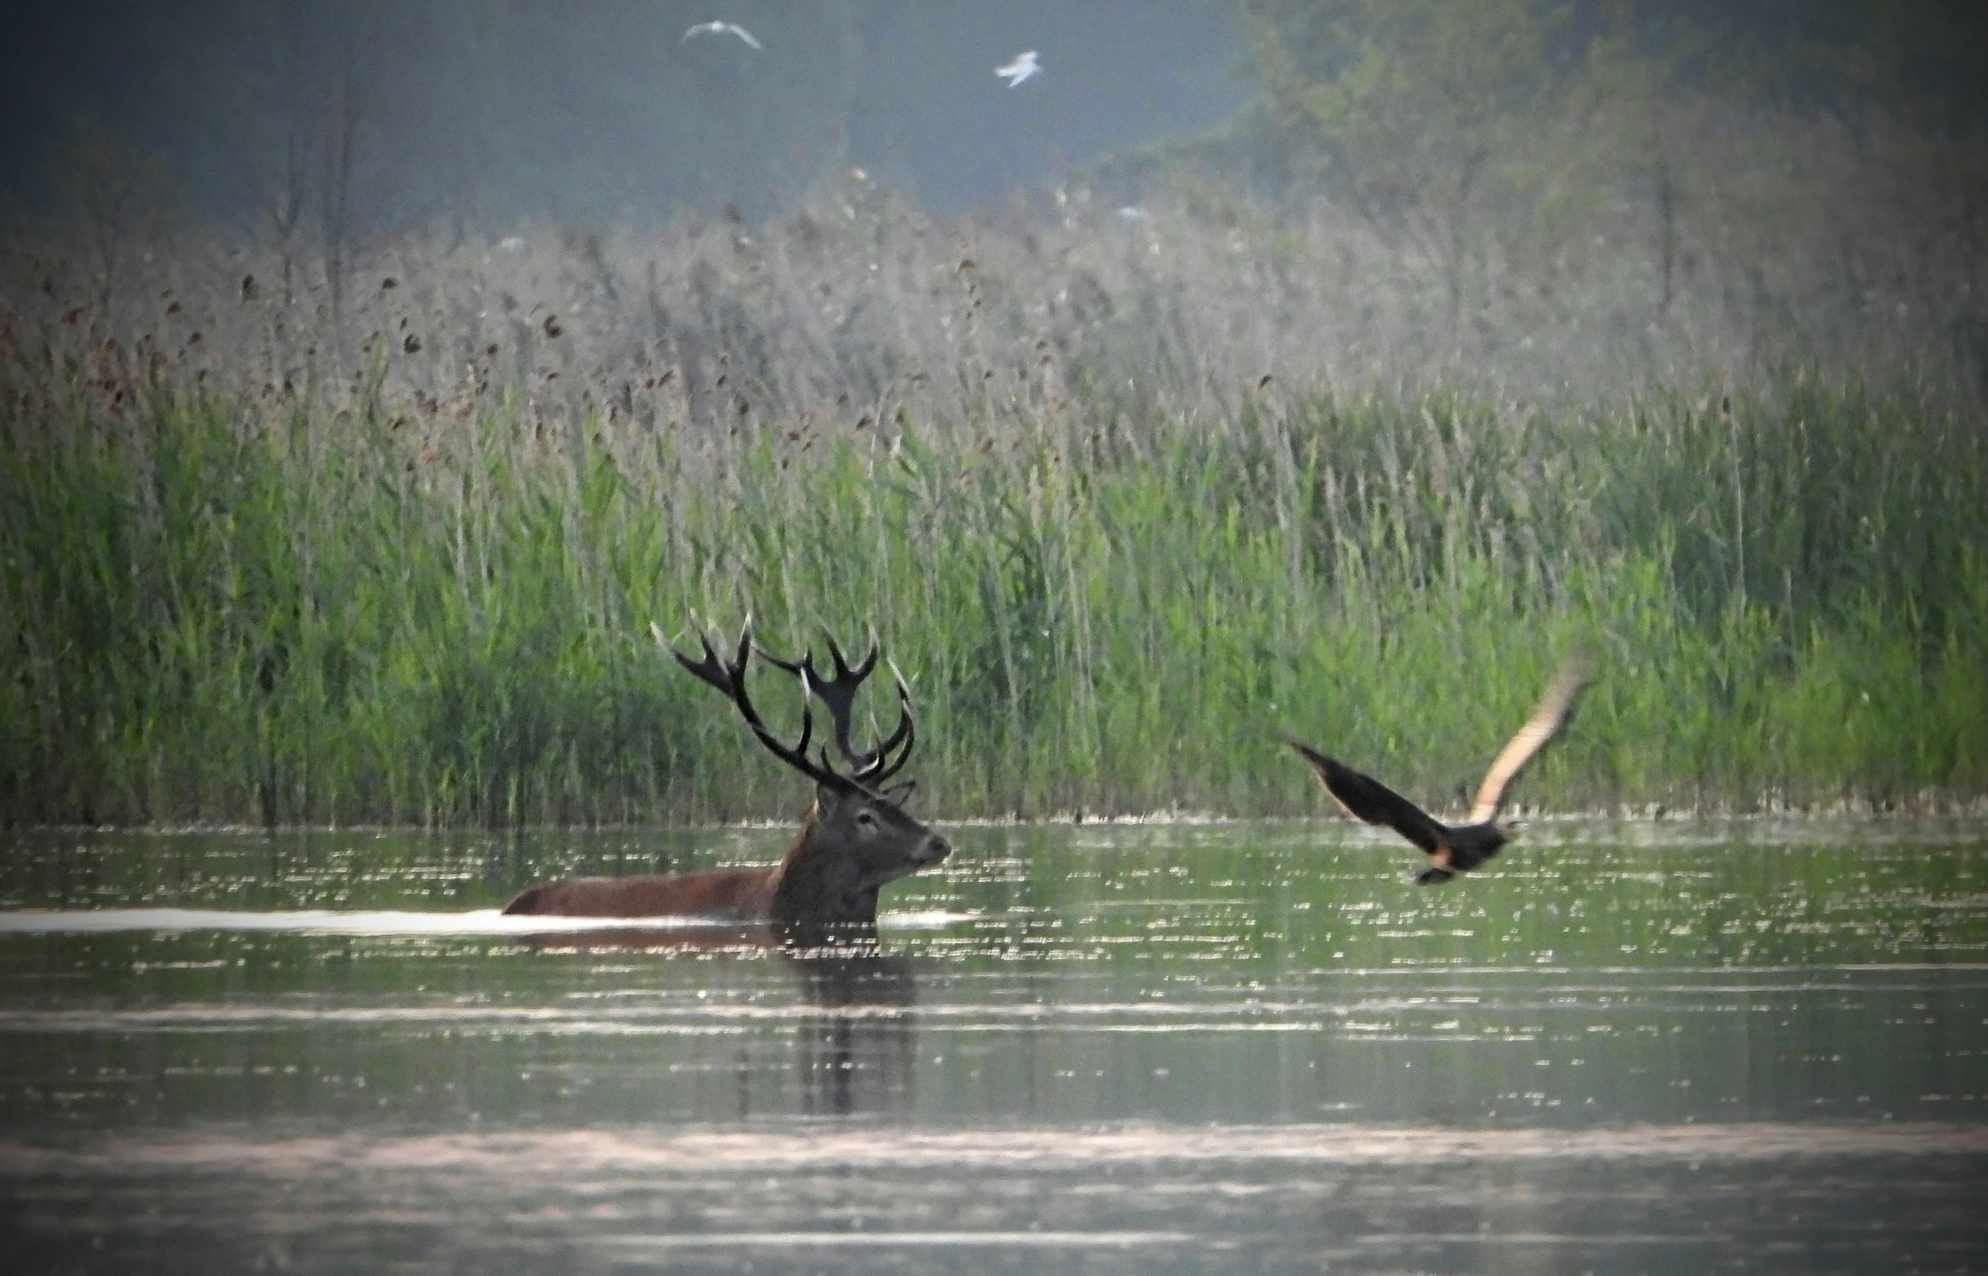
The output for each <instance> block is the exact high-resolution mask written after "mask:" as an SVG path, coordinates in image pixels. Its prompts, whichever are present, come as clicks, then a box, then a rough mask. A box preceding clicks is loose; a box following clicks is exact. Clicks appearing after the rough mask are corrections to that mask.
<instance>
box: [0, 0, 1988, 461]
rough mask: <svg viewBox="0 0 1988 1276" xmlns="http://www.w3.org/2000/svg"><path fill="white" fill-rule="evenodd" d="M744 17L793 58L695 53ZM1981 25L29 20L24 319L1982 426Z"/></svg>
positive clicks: (626, 358) (1417, 12)
mask: <svg viewBox="0 0 1988 1276" xmlns="http://www.w3.org/2000/svg"><path fill="white" fill-rule="evenodd" d="M714 12H722V16H724V17H726V18H728V19H730V20H733V21H737V22H740V23H742V24H744V25H746V26H747V27H748V28H749V29H751V30H753V31H754V32H755V34H756V35H757V37H758V38H759V39H760V41H761V42H762V43H763V45H764V46H765V47H764V48H763V49H753V48H751V47H749V46H748V45H746V44H745V43H744V42H743V41H741V40H739V39H737V38H736V37H734V36H731V35H729V34H725V35H707V36H700V37H698V38H695V39H691V40H686V39H685V38H684V32H685V30H686V28H687V27H688V26H689V25H690V24H691V23H693V22H698V21H702V20H705V19H706V18H708V17H710V16H712V14H713V13H714ZM1983 12H1984V11H1983V9H1982V7H1981V6H1978V5H1972V4H1964V3H1932V2H1922V3H1917V4H1881V3H1876V2H1875V0H1833V2H1830V3H1801V2H1796V0H1789V2H1787V3H1762V4H1751V5H1744V6H1727V5H1721V4H1713V3H1686V4H1674V3H1655V2H1654V0H1652V2H1649V3H1632V2H1624V3H1614V4H1599V3H1597V4H1558V3H1551V2H1550V0H1499V2H1498V3H1485V4H1452V3H1442V2H1440V0H1406V2H1403V3H1381V2H1379V0H1333V2H1331V3H1304V2H1300V0H1248V2H1246V3H1212V2H1211V3H1204V4H1194V5H1147V4H1141V3H1103V2H1099V3H1083V4H1066V3H1013V4H982V3H967V2H957V3H947V2H941V3H888V2H885V0H831V2H826V3H821V4H806V5H787V4H774V3H753V2H751V0H739V2H738V3H731V4H726V5H721V6H718V9H717V10H714V9H713V7H712V6H710V5H708V4H704V3H698V4H695V5H686V4H676V3H658V2H656V0H649V2H646V3H631V2H623V0H612V2H609V0H602V2H598V3H590V4H585V5H579V6H545V5H537V4H528V3H499V2H495V0H492V2H483V0H430V2H428V3H418V4H404V3H372V2H357V0H355V2H353V3H323V4H319V3H293V4H266V3H261V2H260V0H209V2H207V3H162V4H154V5H144V6H125V5H111V4H101V3H86V4H74V5H52V4H28V5H21V6H16V7H15V10H14V13H13V17H12V19H11V20H10V23H9V30H10V39H9V41H8V42H7V47H6V51H5V53H4V54H0V56H4V58H5V63H4V64H3V65H0V114H4V116H5V118H6V119H7V120H8V121H9V128H8V130H7V132H6V135H5V141H4V145H5V148H6V153H5V172H6V173H7V177H6V179H5V181H6V183H7V186H6V189H5V191H4V200H3V201H0V218H4V220H3V221H0V228H4V230H5V232H6V234H5V239H4V248H5V256H4V260H3V261H0V283H4V284H5V288H6V297H7V310H6V316H7V317H8V318H9V319H10V321H11V322H12V323H13V324H15V325H16V330H26V329H28V328H38V329H39V330H40V332H41V337H40V338H39V339H40V340H44V341H50V342H53V343H54V345H56V346H57V347H60V346H61V345H62V343H63V342H64V341H65V340H68V339H70V337H74V338H76V339H77V340H79V341H80V342H81V343H82V344H83V345H85V346H87V345H88V343H89V342H91V341H101V340H103V339H104V338H107V337H109V338H122V339H123V340H124V341H125V342H127V343H129V342H133V341H140V340H150V341H152V342H154V343H156V344H157V346H158V347H159V348H160V349H166V348H174V359H173V364H174V366H175V367H180V368H184V369H186V370H187V371H188V372H189V374H190V375H194V376H201V377H204V378H205V379H206V381H207V384H209V385H213V384H215V383H216V382H215V380H214V379H215V378H217V377H218V378H219V379H220V383H221V384H225V385H229V386H233V387H246V388H251V389H252V388H256V387H261V386H271V387H276V386H282V385H285V384H287V385H289V386H291V387H293V388H294V387H296V386H298V385H301V384H305V383H309V384H312V385H314V386H317V387H319V389H321V390H324V391H325V392H327V393H333V394H334V397H335V391H336V388H337V387H338V386H340V385H342V384H344V381H343V378H344V377H346V376H347V375H348V374H352V373H356V372H358V371H359V370H361V369H363V368H366V367H368V366H371V365H375V364H379V363H380V361H382V360H384V364H383V365H381V366H379V367H378V368H377V369H376V370H378V371H380V372H381V373H382V376H381V377H380V378H379V379H378V388H379V389H381V390H382V391H384V392H386V393H387V394H388V395H389V396H392V395H395V394H398V395H399V396H401V398H402V400H403V401H410V402H411V401H416V396H418V399H419V401H426V402H437V401H441V400H443V399H446V398H448V397H449V396H450V395H451V394H453V393H458V392H460V391H462V389H463V388H464V386H470V387H479V386H480V387H484V388H488V389H491V390H492V391H493V392H503V393H510V394H513V395H514V396H516V397H519V398H521V399H528V400H529V401H531V402H532V403H533V404H534V406H535V407H540V408H544V409H546V410H550V411H565V410H573V411H579V412H582V413H585V412H588V411H592V410H595V409H596V408H598V406H599V405H600V404H601V403H602V401H603V400H604V399H611V398H612V397H613V396H614V394H615V393H616V392H617V391H621V392H623V393H622V396H621V397H622V398H623V399H624V407H625V408H626V409H627V410H629V411H633V410H634V408H633V404H632V401H629V396H628V395H627V394H626V393H625V391H626V389H627V387H629V386H631V385H642V384H648V385H649V388H654V387H653V384H652V383H653V382H654V381H655V380H656V379H657V378H660V377H663V376H664V375H665V374H668V375H669V377H670V380H669V382H668V383H667V384H669V385H670V386H672V387H673V391H672V392H673V393H676V394H680V395H681V396H682V401H681V402H679V403H671V404H667V405H664V406H663V407H662V408H661V409H659V412H660V417H659V419H663V420H678V421H685V420H690V421H694V420H706V421H713V420H723V421H726V422H731V421H734V420H735V419H737V418H738V417H740V416H747V417H756V418H758V419H762V420H766V419H779V418H789V417H792V416H794V415H796V414H803V413H811V412H824V411H833V412H835V413H836V414H838V415H846V416H849V417H851V418H852V419H853V418H854V417H855V416H857V415H860V414H861V411H862V409H863V408H864V407H868V408H870V409H872V410H873V413H874V412H876V411H879V410H881V409H884V408H889V409H891V410H896V409H898V408H906V409H909V410H911V411H913V412H914V413H918V414H921V415H923V416H926V417H928V418H930V417H934V416H938V417H945V418H949V419H957V418H958V417H960V416H962V415H966V414H970V413H972V412H974V411H977V410H980V408H982V407H984V406H985V405H984V403H982V404H978V405H977V396H980V395H981V392H982V391H984V390H985V389H986V388H987V386H986V383H988V382H989V380H990V378H993V377H995V376H996V375H997V370H1005V371H1004V372H1002V373H1001V375H1009V376H1025V375H1036V376H1039V377H1046V378H1048V379H1047V380H1046V381H1045V382H1044V383H1043V384H1042V385H1041V386H1039V390H1040V397H1041V398H1042V399H1043V401H1045V402H1050V403H1056V402H1064V401H1068V400H1069V398H1070V396H1072V395H1073V394H1080V393H1081V394H1089V395H1092V396H1095V395H1097V394H1099V393H1102V392H1103V390H1102V388H1103V387H1114V388H1115V389H1113V391H1112V392H1113V393H1114V394H1118V393H1119V392H1129V393H1130V394H1131V398H1132V401H1133V403H1134V405H1135V406H1136V405H1138V404H1146V405H1148V406H1150V405H1151V404H1153V403H1156V402H1160V401H1162V400H1164V401H1166V402H1170V403H1175V404H1185V405H1188V406H1197V405H1200V406H1212V405H1215V404H1218V403H1220V402H1222V401H1223V399H1224V396H1225V395H1232V394H1233V393H1234V392H1235V391H1236V390H1238V389H1239V388H1240V387H1243V386H1245V385H1254V384H1256V383H1257V382H1258V381H1259V380H1260V379H1261V377H1263V376H1264V375H1274V376H1275V377H1276V378H1277V379H1278V380H1279V381H1280V382H1281V383H1282V384H1283V385H1284V386H1285V387H1287V388H1291V387H1296V388H1306V387H1312V386H1316V385H1319V384H1322V383H1332V384H1348V383H1353V384H1376V383H1380V384H1407V383H1417V384H1426V383H1429V382H1432V381H1441V382H1464V383H1468V384H1474V385H1485V386H1490V387H1493V388H1496V389H1498V390H1500V391H1511V392H1513V393H1517V394H1520V395H1523V396H1526V397H1536V396H1542V395H1563V394H1566V393H1568V392H1572V393H1573V394H1574V395H1575V396H1576V397H1580V398H1592V397H1593V396H1595V395H1596V394H1609V393H1615V392H1616V391H1618V390H1620V389H1621V388H1622V387H1625V386H1628V387H1634V386H1637V385H1642V384H1647V383H1652V382H1657V383H1663V384H1667V385H1689V384H1704V385H1707V386H1710V385H1712V384H1714V383H1730V382H1731V381H1732V380H1733V379H1734V378H1736V377H1737V378H1740V379H1751V378H1754V377H1755V376H1756V375H1757V374H1759V373H1761V372H1763V371H1766V370H1770V369H1786V368H1787V367H1789V366H1792V365H1814V366H1816V367H1818V368H1828V369H1830V370H1832V371H1834V372H1840V373H1852V374H1859V375H1861V374H1863V373H1866V372H1871V373H1877V374H1881V375H1884V376H1900V375H1903V376H1906V377H1910V378H1914V379H1917V380H1920V381H1923V382H1925V383H1927V384H1930V385H1935V386H1937V387H1939V388H1940V390H1941V392H1942V393H1946V394H1957V395H1959V396H1961V397H1962V398H1964V399H1968V400H1974V399H1978V398H1979V397H1980V396H1981V394H1982V391H1983V386H1984V373H1983V368H1984V366H1985V365H1988V358H1984V351H1988V317H1984V316H1988V311H1984V306H1983V296H1984V294H1988V274H1984V271H1983V268H1982V258H1983V254H1982V252H1981V245H1982V244H1983V243H1988V160H1985V159H1984V155H1988V150H1984V145H1983V138H1984V136H1988V132H1985V131H1984V130H1985V129H1988V123H1985V122H1988V112H1984V108H1983V101H1984V98H1983V90H1982V88H1981V85H1982V83H1983V82H1984V79H1988V77H1984V76H1983V75H1982V74H1981V72H1982V70H1983V66H1982V62H1983V59H1982V56H1981V53H1980V51H1981V50H1982V49H1983V48H1988V19H1984V17H1983V16H1982V15H1983ZM1022 49H1035V50H1038V51H1039V53H1040V55H1041V59H1042V63H1043V66H1044V68H1045V69H1044V71H1043V73H1042V74H1041V75H1039V76H1037V77H1035V78H1034V79H1032V80H1030V81H1028V82H1027V83H1025V84H1023V85H1021V86H1020V87H1019V88H1014V89H1010V88H1008V87H1007V86H1006V85H1005V84H1004V83H1003V82H1002V81H1001V80H1000V79H999V78H998V77H996V76H995V75H994V74H993V72H992V68H993V67H994V66H995V65H996V64H997V63H999V62H1002V61H1004V60H1006V59H1008V58H1009V57H1011V56H1013V55H1014V54H1015V53H1017V52H1018V51H1020V50H1022ZM969 263H970V265H969ZM58 328H68V329H70V330H72V331H71V332H70V333H69V334H63V333H60V332H57V331H55V330H56V329H58ZM196 334H197V336H198V340H191V338H193V337H194V336H195V335H196ZM126 348H128V347H126ZM1024 369H1035V370H1036V372H1035V373H1033V374H1025V373H1024V372H1023V370H1024ZM1044 369H1050V370H1051V371H1052V372H1053V376H1052V375H1051V374H1050V372H1044V371H1042V370H1044ZM555 383H557V384H555ZM721 383H722V384H724V385H725V386H726V387H728V388H729V390H730V391H731V393H729V394H719V393H714V387H717V386H719V385H720V384H721ZM748 389H749V392H748ZM479 392H480V391H479ZM852 408H853V410H852Z"/></svg>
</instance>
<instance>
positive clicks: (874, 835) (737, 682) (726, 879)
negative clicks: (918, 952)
mask: <svg viewBox="0 0 1988 1276" xmlns="http://www.w3.org/2000/svg"><path fill="white" fill-rule="evenodd" d="M699 639H700V641H702V642H703V645H704V658H703V659H702V660H692V659H691V658H689V657H687V656H685V655H683V654H682V653H681V652H678V651H676V650H675V649H673V648H672V649H671V654H672V655H674V656H676V658H677V661H678V662H679V663H680V664H682V665H683V667H684V668H686V669H688V670H689V671H690V672H692V673H694V674H696V675H697V676H698V677H699V678H701V679H703V680H704V681H705V682H708V683H710V684H711V685H712V686H714V687H717V688H718V689H719V690H720V691H723V692H724V693H725V694H726V695H727V696H729V697H730V698H731V700H732V703H733V704H734V706H736V707H737V709H738V710H739V712H740V714H741V715H742V716H743V717H744V718H745V720H746V725H747V726H749V727H751V728H752V731H753V734H754V735H756V736H758V737H759V741H760V743H761V744H763V745H765V746H766V748H767V749H768V750H769V751H770V752H772V753H773V754H774V756H776V757H778V758H779V759H780V760H781V761H783V762H785V763H787V765H789V766H791V767H793V768H794V769H795V770H798V771H800V772H801V773H802V774H804V775H806V776H808V777H809V778H810V779H812V780H814V782H815V801H814V805H813V806H812V807H811V808H810V809H809V811H808V814H807V818H806V819H805V821H804V822H803V823H802V826H801V831H800V834H799V836H797V837H796V838H795V839H794V844H793V845H792V846H791V847H789V848H788V851H787V853H786V855H785V856H783V857H782V858H781V860H780V862H779V863H778V864H775V865H772V866H770V867H768V868H722V869H711V870H709V871H706V872H701V873H666V874H658V875H652V876H645V877H579V878H571V879H568V880H565V881H557V882H546V883H541V884H540V885H537V886H532V887H529V888H527V889H526V890H525V891H523V892H522V893H520V894H519V895H518V896H517V897H516V898H515V899H513V900H512V901H511V902H510V903H509V904H507V905H505V906H504V911H505V912H506V913H510V914H540V915H546V914H550V915H556V916H562V917H663V916H671V917H696V918H700V919H709V920H712V921H719V922H739V923H747V924H752V925H761V924H764V925H768V926H770V927H772V929H773V930H774V932H775V933H776V934H777V935H778V936H779V937H780V938H781V939H782V940H783V941H784V942H789V943H795V944H799V945H803V946H814V945H818V944H823V943H833V942H840V941H844V940H862V939H868V938H874V936H875V933H876V924H877V892H878V891H879V890H881V889H882V888H883V886H884V885H885V884H886V883H888V882H891V881H894V880H895V879H897V878H899V877H903V876H904V875H906V874H907V873H913V872H916V871H917V870H919V869H921V868H925V867H927V866H929V865H932V864H937V863H938V862H939V861H941V860H943V859H945V858H946V856H948V855H950V854H951V853H952V847H951V846H949V845H948V844H947V843H946V840H945V839H944V838H942V837H940V836H939V835H938V834H936V833H934V832H933V831H932V830H930V829H928V828H926V827H925V826H924V825H923V824H921V823H919V822H918V821H917V820H915V819H913V818H912V817H911V816H910V815H908V814H906V813H905V811H904V808H903V806H902V799H903V797H904V795H905V794H906V793H908V792H909V790H910V788H911V785H910V783H909V782H908V781H907V782H904V783H901V784H898V785H895V786H891V787H889V788H885V789H881V790H880V789H878V788H876V787H873V786H876V785H881V784H883V783H884V781H886V780H888V779H890V777H891V776H893V775H895V774H896V773H897V772H898V770H899V769H901V768H902V767H903V766H904V763H905V762H906V760H907V759H909V757H910V755H911V749H912V746H913V744H914V743H915V736H916V732H915V728H914V726H913V722H912V716H911V693H910V691H909V689H908V688H906V686H905V685H904V679H903V678H902V677H895V681H896V683H897V693H898V708H899V719H898V725H897V729H896V730H895V731H893V732H892V733H891V735H890V736H889V738H887V739H885V740H884V741H882V742H881V743H880V744H878V745H877V746H876V747H875V748H873V749H869V750H862V751H859V750H857V749H856V748H855V747H854V746H853V745H851V744H850V742H849V719H850V715H851V710H852V706H853V704H854V700H855V693H856V689H857V688H858V687H859V686H860V685H861V684H862V681H863V679H864V678H866V677H868V676H869V674H870V672H871V670H872V669H874V668H875V667H876V663H877V655H878V653H877V650H876V647H875V645H874V644H873V645H872V647H871V650H870V654H869V656H868V657H866V658H865V659H864V660H863V661H862V662H861V663H860V664H859V665H857V666H855V667H853V668H852V667H851V666H850V665H849V664H848V662H847V661H846V660H844V659H843V656H842V652H841V651H840V650H838V649H836V648H835V647H834V645H833V644H832V643H831V644H830V650H831V652H832V654H833V655H834V658H835V668H836V676H835V677H834V678H833V679H828V680H824V679H823V678H822V677H821V675H820V674H818V673H817V672H816V671H815V669H814V665H813V661H812V658H811V657H803V658H802V659H801V660H800V661H798V662H795V661H784V660H779V659H777V658H775V657H773V656H767V655H766V653H765V652H761V653H760V655H762V656H763V657H765V659H766V660H768V661H769V662H770V663H772V664H774V665H775V666H777V667H779V668H782V669H785V670H787V671H789V672H791V673H793V674H794V675H796V676H797V677H798V678H799V679H800V682H801V689H802V697H803V708H802V712H801V735H800V740H799V742H798V743H796V744H794V745H792V746H789V745H786V744H784V743H782V742H781V741H780V740H779V739H778V738H776V737H775V736H774V735H773V733H772V732H771V731H770V730H768V729H767V727H766V724H765V723H764V722H762V721H761V720H760V717H759V714H758V712H757V711H756V710H755V709H754V708H753V705H752V700H751V698H750V697H749V696H748V695H747V694H746V686H745V674H746V665H747V662H748V661H749V660H750V659H751V656H752V653H753V650H754V648H753V645H752V628H751V623H750V622H747V625H746V628H745V630H744V631H743V632H742V633H741V634H740V635H739V643H738V653H737V655H736V657H735V658H734V659H733V660H732V661H730V662H727V661H725V660H724V659H722V658H721V657H720V656H719V655H718V653H717V652H716V651H715V650H713V649H712V646H711V643H710V640H709V639H706V638H703V636H702V635H701V634H700V635H699ZM656 641H657V642H658V643H660V644H662V645H665V646H667V645H668V644H667V642H666V641H665V640H664V639H663V636H662V634H661V633H660V632H658V633H657V634H656ZM892 674H893V675H894V676H895V675H896V669H895V668H894V667H893V669H892ZM815 699H819V700H820V701H821V702H822V703H823V704H824V705H826V706H827V707H828V709H829V714H830V717H831V719H832V720H833V724H834V732H835V740H836V746H837V747H838V748H839V749H840V750H841V751H842V753H843V754H844V756H845V757H846V758H847V759H848V760H849V762H850V764H851V769H850V770H849V772H847V773H846V774H845V773H843V772H840V771H837V770H835V769H834V768H833V767H832V766H830V765H829V762H828V754H827V751H826V750H822V751H821V753H820V754H819V760H818V761H817V760H816V759H811V758H809V757H808V742H809V739H810V737H811V735H812V733H813V730H814V720H813V717H812V714H811V712H810V710H809V708H808V707H807V705H808V702H809V701H811V700H815Z"/></svg>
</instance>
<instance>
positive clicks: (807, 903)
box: [772, 808, 879, 946]
mask: <svg viewBox="0 0 1988 1276" xmlns="http://www.w3.org/2000/svg"><path fill="white" fill-rule="evenodd" d="M775 872H776V880H775V883H774V887H773V907H772V914H773V923H774V925H776V926H778V927H780V928H781V929H782V930H783V931H785V932H786V933H787V934H788V935H790V936H793V937H795V938H796V940H797V942H801V943H804V944H806V945H807V946H815V945H818V944H822V943H836V942H843V941H845V940H849V939H856V940H861V939H872V940H873V939H874V938H875V937H876V926H877V890H878V886H879V884H878V883H874V882H865V881H864V880H863V875H862V873H861V872H860V871H858V869H857V868H856V866H855V864H854V863H853V861H851V860H850V858H849V857H848V856H846V855H843V854H839V853H838V852H837V850H836V848H834V847H830V846H825V845H823V837H822V833H821V827H820V824H819V823H818V821H817V819H816V815H815V811H814V809H813V808H809V811H808V817H807V819H806V821H805V822H803V823H802V825H801V832H800V835H799V836H798V837H796V838H795V839H794V844H793V846H792V847H790V848H788V851H787V854H786V857H785V858H784V859H782V860H781V861H780V867H779V868H778V869H777V870H775Z"/></svg>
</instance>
